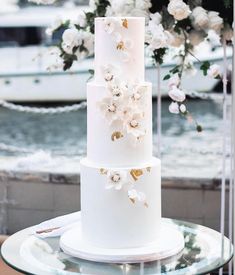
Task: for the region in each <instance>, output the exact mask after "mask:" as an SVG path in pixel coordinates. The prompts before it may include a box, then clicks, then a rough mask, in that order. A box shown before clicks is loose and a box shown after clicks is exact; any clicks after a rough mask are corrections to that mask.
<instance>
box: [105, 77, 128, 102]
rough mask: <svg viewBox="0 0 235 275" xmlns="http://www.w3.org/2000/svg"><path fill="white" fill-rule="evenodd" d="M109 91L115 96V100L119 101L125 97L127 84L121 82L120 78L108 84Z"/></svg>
mask: <svg viewBox="0 0 235 275" xmlns="http://www.w3.org/2000/svg"><path fill="white" fill-rule="evenodd" d="M108 90H109V92H110V93H111V95H112V96H113V99H114V100H118V99H120V98H122V97H123V96H124V92H125V83H123V82H121V81H120V80H119V79H118V78H115V79H114V80H113V81H110V82H109V83H108Z"/></svg>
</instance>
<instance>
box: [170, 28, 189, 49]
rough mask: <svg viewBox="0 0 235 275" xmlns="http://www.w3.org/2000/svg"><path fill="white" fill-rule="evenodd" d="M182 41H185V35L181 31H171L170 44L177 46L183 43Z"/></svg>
mask: <svg viewBox="0 0 235 275" xmlns="http://www.w3.org/2000/svg"><path fill="white" fill-rule="evenodd" d="M184 42H185V37H184V35H183V33H182V32H181V33H180V34H178V33H176V32H171V39H170V40H169V44H170V46H172V47H177V48H178V47H180V46H181V45H182V44H184Z"/></svg>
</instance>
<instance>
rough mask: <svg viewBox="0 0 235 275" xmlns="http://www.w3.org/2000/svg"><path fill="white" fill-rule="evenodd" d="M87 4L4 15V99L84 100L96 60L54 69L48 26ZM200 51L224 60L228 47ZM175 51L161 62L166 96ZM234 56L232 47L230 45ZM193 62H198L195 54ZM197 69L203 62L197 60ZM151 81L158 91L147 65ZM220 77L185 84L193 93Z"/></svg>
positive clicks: (0, 68)
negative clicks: (225, 48)
mask: <svg viewBox="0 0 235 275" xmlns="http://www.w3.org/2000/svg"><path fill="white" fill-rule="evenodd" d="M84 9H87V7H86V6H85V7H84V6H79V7H73V8H65V7H45V6H40V7H37V6H35V7H27V8H22V9H19V10H16V11H15V12H12V13H5V14H1V16H0V60H1V62H0V99H3V100H7V101H14V102H50V101H52V102H55V101H65V102H66V101H79V100H83V99H85V98H86V83H87V80H88V78H89V73H88V70H89V69H92V67H93V59H92V58H88V59H86V60H84V61H81V62H75V63H76V64H74V65H73V66H72V68H71V69H70V70H69V71H66V72H64V71H63V70H62V69H59V70H58V69H53V70H48V67H50V66H51V65H53V64H54V63H55V60H54V59H55V56H53V55H51V54H50V50H49V49H50V45H52V44H53V41H52V40H51V39H53V38H51V37H49V36H47V35H46V34H45V29H46V28H47V27H48V26H50V25H51V23H52V22H53V21H54V20H55V18H56V17H58V16H60V17H62V18H64V19H72V20H75V19H76V17H77V14H78V12H79V11H81V10H84ZM198 55H199V58H200V60H201V61H203V60H207V59H209V60H210V61H212V62H216V63H218V64H222V61H223V51H222V49H221V48H217V49H216V50H214V51H213V52H211V50H210V47H209V46H207V45H200V47H199V49H198ZM172 56H173V55H172V54H169V55H168V56H167V57H166V60H165V62H164V64H163V65H162V66H161V91H162V93H163V94H166V91H167V81H163V80H162V78H163V77H164V75H166V74H167V73H168V71H169V70H170V68H172V67H173V66H174V65H175V62H174V60H173V59H172ZM228 58H229V59H230V60H231V58H232V50H231V49H229V48H228ZM192 61H195V60H194V58H193V57H192ZM195 64H196V67H199V66H200V63H199V62H197V61H196V63H195ZM146 79H147V80H149V81H151V82H152V83H153V85H154V87H153V94H154V95H156V82H157V72H156V68H155V67H154V66H152V65H151V61H149V62H148V61H147V63H146ZM217 82H218V80H214V79H209V78H208V77H204V76H203V75H202V73H201V72H200V71H198V72H197V73H196V75H194V80H193V81H192V77H190V76H189V77H184V78H183V85H184V87H185V89H186V90H188V91H203V92H205V91H210V90H211V89H213V87H214V86H215V85H216V84H217Z"/></svg>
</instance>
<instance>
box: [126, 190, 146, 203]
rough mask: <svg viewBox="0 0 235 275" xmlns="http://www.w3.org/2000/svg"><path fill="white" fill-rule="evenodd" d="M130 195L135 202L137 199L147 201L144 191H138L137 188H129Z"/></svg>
mask: <svg viewBox="0 0 235 275" xmlns="http://www.w3.org/2000/svg"><path fill="white" fill-rule="evenodd" d="M128 197H129V199H130V200H131V201H132V202H133V203H135V202H136V201H139V202H146V195H145V194H144V193H143V192H140V191H137V190H136V189H130V190H128Z"/></svg>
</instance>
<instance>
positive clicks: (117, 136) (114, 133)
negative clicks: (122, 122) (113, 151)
mask: <svg viewBox="0 0 235 275" xmlns="http://www.w3.org/2000/svg"><path fill="white" fill-rule="evenodd" d="M122 137H123V134H122V133H121V132H118V131H116V132H113V133H112V136H111V139H112V141H115V140H117V139H120V138H122Z"/></svg>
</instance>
